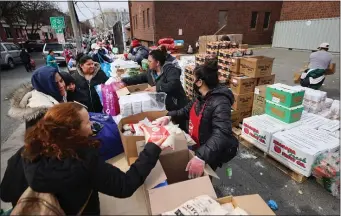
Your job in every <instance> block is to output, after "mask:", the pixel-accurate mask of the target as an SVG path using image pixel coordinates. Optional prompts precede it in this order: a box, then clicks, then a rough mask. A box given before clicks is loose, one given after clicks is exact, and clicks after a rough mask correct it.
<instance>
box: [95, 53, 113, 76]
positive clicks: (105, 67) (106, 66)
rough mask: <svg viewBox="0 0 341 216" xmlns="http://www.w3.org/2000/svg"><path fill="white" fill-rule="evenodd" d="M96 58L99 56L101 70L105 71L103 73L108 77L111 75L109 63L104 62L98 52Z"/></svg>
mask: <svg viewBox="0 0 341 216" xmlns="http://www.w3.org/2000/svg"><path fill="white" fill-rule="evenodd" d="M98 58H99V62H100V65H101V69H102V71H103V72H104V73H105V75H106V76H107V77H110V76H111V64H110V63H107V62H105V61H104V60H103V59H102V57H101V55H100V54H98Z"/></svg>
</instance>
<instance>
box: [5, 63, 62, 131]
mask: <svg viewBox="0 0 341 216" xmlns="http://www.w3.org/2000/svg"><path fill="white" fill-rule="evenodd" d="M67 100H68V96H67V93H66V89H65V83H64V80H63V79H62V77H61V76H60V74H59V72H58V70H57V69H56V68H54V67H50V66H43V67H40V68H38V69H37V70H36V71H34V73H33V75H32V78H31V82H30V83H27V84H23V85H22V86H20V87H19V88H18V89H17V90H16V91H14V92H13V94H12V97H11V98H10V109H9V111H8V115H9V116H10V117H12V118H15V119H18V120H24V121H25V122H26V128H29V127H31V126H32V125H34V124H35V123H36V122H37V121H39V119H41V118H42V117H43V116H44V115H45V112H46V109H47V108H49V107H52V106H54V105H55V104H58V103H61V102H66V101H67Z"/></svg>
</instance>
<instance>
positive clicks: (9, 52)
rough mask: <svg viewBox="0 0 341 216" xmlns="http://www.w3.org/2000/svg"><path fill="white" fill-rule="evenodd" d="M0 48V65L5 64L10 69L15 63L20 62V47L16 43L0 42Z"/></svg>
mask: <svg viewBox="0 0 341 216" xmlns="http://www.w3.org/2000/svg"><path fill="white" fill-rule="evenodd" d="M0 50H1V58H0V65H6V66H8V67H10V68H11V69H12V68H14V67H15V64H18V63H20V62H21V59H20V52H21V49H20V47H19V46H18V45H16V44H14V43H10V42H1V43H0Z"/></svg>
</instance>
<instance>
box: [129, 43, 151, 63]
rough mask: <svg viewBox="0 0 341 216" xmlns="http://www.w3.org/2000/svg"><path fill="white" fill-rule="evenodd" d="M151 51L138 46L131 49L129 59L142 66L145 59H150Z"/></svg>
mask: <svg viewBox="0 0 341 216" xmlns="http://www.w3.org/2000/svg"><path fill="white" fill-rule="evenodd" d="M148 54H149V49H148V48H147V47H145V46H142V45H141V46H138V47H134V48H132V49H130V52H129V55H128V59H130V60H132V61H135V62H137V63H138V64H139V65H141V62H142V60H143V59H148Z"/></svg>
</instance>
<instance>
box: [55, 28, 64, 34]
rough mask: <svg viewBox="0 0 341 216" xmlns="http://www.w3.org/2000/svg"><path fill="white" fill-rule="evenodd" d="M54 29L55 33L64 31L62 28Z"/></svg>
mask: <svg viewBox="0 0 341 216" xmlns="http://www.w3.org/2000/svg"><path fill="white" fill-rule="evenodd" d="M55 31H56V33H57V34H61V33H64V31H63V29H55Z"/></svg>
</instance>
